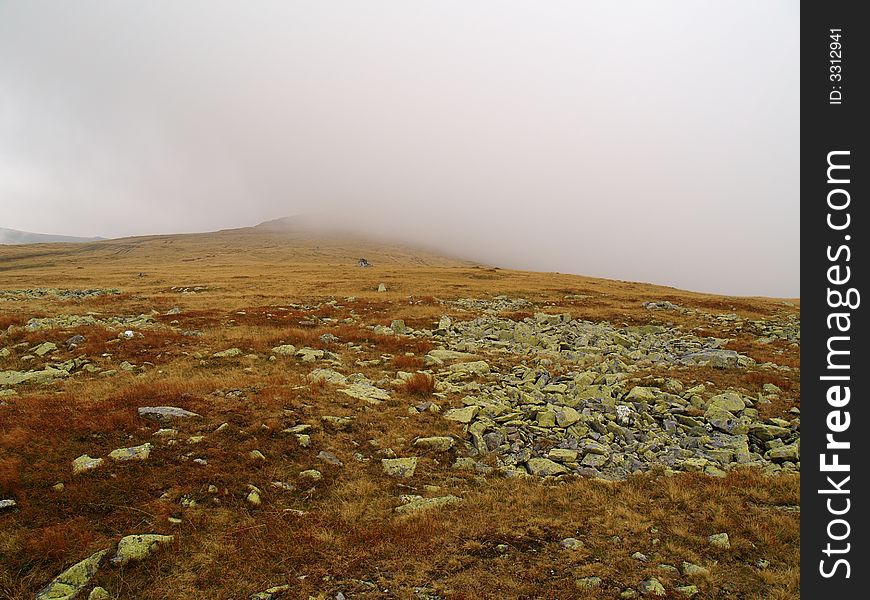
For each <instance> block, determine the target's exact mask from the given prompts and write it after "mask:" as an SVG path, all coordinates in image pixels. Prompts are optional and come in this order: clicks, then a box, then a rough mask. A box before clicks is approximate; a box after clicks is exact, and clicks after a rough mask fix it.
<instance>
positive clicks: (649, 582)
mask: <svg viewBox="0 0 870 600" xmlns="http://www.w3.org/2000/svg"><path fill="white" fill-rule="evenodd" d="M637 589H638V590H640V593H641V594H643V595H644V596H664V595H665V586H663V585H662V582H661V581H659V580H658V579H656V578H655V577H650V578H649V579H644V580H643V581H641V582H640V584H639V585H638V586H637Z"/></svg>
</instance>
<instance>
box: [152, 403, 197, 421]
mask: <svg viewBox="0 0 870 600" xmlns="http://www.w3.org/2000/svg"><path fill="white" fill-rule="evenodd" d="M138 412H139V416H140V417H145V418H146V419H151V420H153V421H171V420H172V419H190V418H193V417H198V416H199V415H198V414H196V413H195V412H190V411H189V410H185V409H183V408H178V407H177V406H140V407H139V409H138Z"/></svg>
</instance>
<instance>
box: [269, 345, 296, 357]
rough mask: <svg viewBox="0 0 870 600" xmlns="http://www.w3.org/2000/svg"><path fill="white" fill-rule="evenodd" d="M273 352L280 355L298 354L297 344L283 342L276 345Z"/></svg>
mask: <svg viewBox="0 0 870 600" xmlns="http://www.w3.org/2000/svg"><path fill="white" fill-rule="evenodd" d="M272 354H277V355H278V356H293V355H294V354H296V346H294V345H293V344H283V345H281V346H275V347H274V348H272Z"/></svg>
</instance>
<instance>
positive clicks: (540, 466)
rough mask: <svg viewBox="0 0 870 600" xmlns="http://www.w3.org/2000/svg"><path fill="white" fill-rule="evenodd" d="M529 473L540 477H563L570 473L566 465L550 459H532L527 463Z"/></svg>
mask: <svg viewBox="0 0 870 600" xmlns="http://www.w3.org/2000/svg"><path fill="white" fill-rule="evenodd" d="M526 466H527V467H528V469H529V473H531V474H532V475H537V476H538V477H546V476H548V475H563V474H565V473H567V472H568V469H566V468H565V467H564V465H560V464H559V463H557V462H553V461H552V460H550V459H548V458H530V459H529V460H528V461H527V462H526Z"/></svg>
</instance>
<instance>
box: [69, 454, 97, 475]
mask: <svg viewBox="0 0 870 600" xmlns="http://www.w3.org/2000/svg"><path fill="white" fill-rule="evenodd" d="M104 462H105V460H104V459H102V458H93V457H91V456H88V455H87V454H82V455H81V456H79V457H78V458H77V459H75V460H74V461H73V462H72V469H73V475H79V474H81V473H86V472H88V471H93V470H94V469H97V468H99V467H101V466H102V464H103V463H104Z"/></svg>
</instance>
